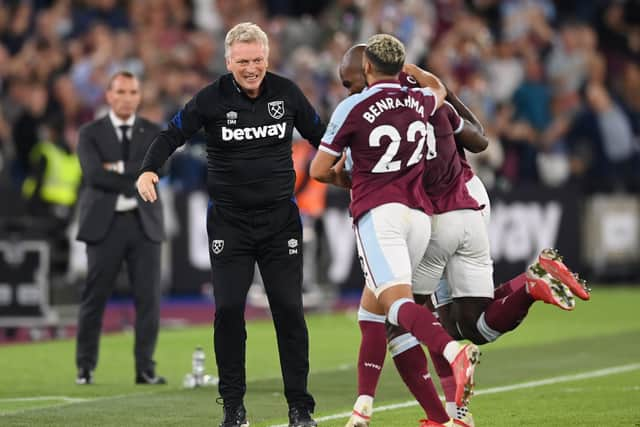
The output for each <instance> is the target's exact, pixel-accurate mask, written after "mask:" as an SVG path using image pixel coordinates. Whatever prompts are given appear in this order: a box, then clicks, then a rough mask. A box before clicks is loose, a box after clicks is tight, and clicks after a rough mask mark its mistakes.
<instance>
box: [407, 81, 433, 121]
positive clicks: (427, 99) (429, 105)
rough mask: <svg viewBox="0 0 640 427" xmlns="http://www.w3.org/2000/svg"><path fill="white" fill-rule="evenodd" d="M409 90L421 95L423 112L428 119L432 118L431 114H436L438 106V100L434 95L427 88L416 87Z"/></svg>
mask: <svg viewBox="0 0 640 427" xmlns="http://www.w3.org/2000/svg"><path fill="white" fill-rule="evenodd" d="M411 90H412V91H413V92H420V93H421V94H422V103H423V105H424V111H425V113H427V114H428V117H431V116H433V113H435V112H436V106H437V105H438V98H437V97H436V94H435V93H433V91H432V90H431V89H430V88H428V87H416V88H412V89H411Z"/></svg>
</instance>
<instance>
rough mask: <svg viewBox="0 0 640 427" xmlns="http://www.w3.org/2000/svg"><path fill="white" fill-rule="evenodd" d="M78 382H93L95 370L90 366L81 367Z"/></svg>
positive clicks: (81, 383) (83, 383)
mask: <svg viewBox="0 0 640 427" xmlns="http://www.w3.org/2000/svg"><path fill="white" fill-rule="evenodd" d="M76 384H78V385H88V384H93V372H92V371H91V369H89V368H79V369H78V375H76Z"/></svg>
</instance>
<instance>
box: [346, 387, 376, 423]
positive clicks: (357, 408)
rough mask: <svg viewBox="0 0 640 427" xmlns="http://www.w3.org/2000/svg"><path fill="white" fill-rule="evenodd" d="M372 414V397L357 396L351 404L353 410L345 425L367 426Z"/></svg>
mask: <svg viewBox="0 0 640 427" xmlns="http://www.w3.org/2000/svg"><path fill="white" fill-rule="evenodd" d="M372 414H373V397H371V396H365V395H362V396H358V399H357V400H356V403H355V404H354V405H353V412H352V413H351V417H350V418H349V421H347V424H345V427H369V422H370V421H371V415H372Z"/></svg>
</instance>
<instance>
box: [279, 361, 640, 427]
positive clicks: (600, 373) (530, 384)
mask: <svg viewBox="0 0 640 427" xmlns="http://www.w3.org/2000/svg"><path fill="white" fill-rule="evenodd" d="M638 369H640V363H632V364H630V365H620V366H612V367H610V368H604V369H598V370H595V371H588V372H582V373H579V374H574V375H561V376H558V377H551V378H545V379H542V380H536V381H527V382H523V383H517V384H511V385H506V386H500V387H491V388H486V389H483V390H476V391H475V392H474V396H480V395H483V394H496V393H504V392H507V391H514V390H523V389H527V388H534V387H541V386H544V385H551V384H560V383H566V382H570V381H580V380H586V379H591V378H598V377H606V376H609V375H616V374H622V373H625V372H630V371H637V370H638ZM440 398H441V399H442V398H443V396H440ZM417 405H418V402H416V401H415V400H409V401H406V402H401V403H393V404H391V405H384V406H378V407H377V408H375V409H374V413H376V412H384V411H392V410H394V409H400V408H408V407H410V406H417ZM350 416H351V412H342V413H340V414H332V415H326V416H324V417H319V418H316V421H317V422H322V421H330V420H336V419H339V418H348V417H350ZM287 426H288V424H276V425H272V426H269V427H287Z"/></svg>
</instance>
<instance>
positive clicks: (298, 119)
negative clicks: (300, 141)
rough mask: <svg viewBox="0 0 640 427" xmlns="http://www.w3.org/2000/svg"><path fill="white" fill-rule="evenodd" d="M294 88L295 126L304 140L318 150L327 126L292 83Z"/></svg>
mask: <svg viewBox="0 0 640 427" xmlns="http://www.w3.org/2000/svg"><path fill="white" fill-rule="evenodd" d="M292 87H293V90H294V92H295V95H294V98H295V102H296V105H297V109H296V116H295V120H294V123H293V125H294V126H295V128H296V129H298V132H300V135H302V137H303V138H305V139H306V140H307V141H309V143H310V144H311V145H313V146H314V147H316V148H318V146H319V145H320V140H321V138H322V134H323V133H324V132H325V129H326V126H325V124H324V123H323V122H322V120H320V116H319V115H318V113H317V112H316V110H315V108H313V106H312V105H311V103H309V100H308V99H307V97H306V96H304V94H303V93H302V91H301V90H300V88H299V87H298V86H296V84H295V83H292Z"/></svg>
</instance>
